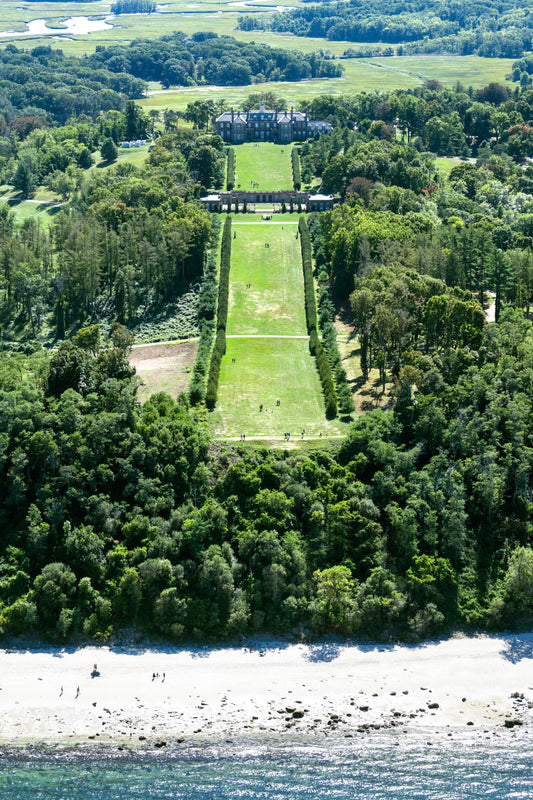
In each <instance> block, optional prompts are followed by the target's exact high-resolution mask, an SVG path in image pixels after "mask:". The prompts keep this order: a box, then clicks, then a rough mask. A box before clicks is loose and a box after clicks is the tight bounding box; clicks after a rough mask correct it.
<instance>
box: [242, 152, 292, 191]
mask: <svg viewBox="0 0 533 800" xmlns="http://www.w3.org/2000/svg"><path fill="white" fill-rule="evenodd" d="M292 147H293V146H292V144H285V145H283V144H272V143H271V142H261V143H260V144H257V145H256V144H254V143H253V142H247V143H246V144H239V145H235V146H234V150H235V186H236V187H237V188H238V187H239V186H240V188H241V189H245V190H246V189H252V188H253V184H256V188H258V189H262V190H264V191H270V190H272V189H292V169H291V150H292Z"/></svg>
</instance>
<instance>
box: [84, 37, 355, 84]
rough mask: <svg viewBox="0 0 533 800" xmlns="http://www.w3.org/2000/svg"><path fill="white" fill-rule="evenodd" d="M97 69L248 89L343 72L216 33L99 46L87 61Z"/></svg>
mask: <svg viewBox="0 0 533 800" xmlns="http://www.w3.org/2000/svg"><path fill="white" fill-rule="evenodd" d="M87 61H88V63H89V64H91V65H92V66H93V67H94V68H95V69H101V68H104V69H106V70H111V71H112V72H116V73H126V74H131V75H134V76H135V77H136V78H140V79H142V80H144V81H160V82H161V83H162V84H163V85H164V86H170V85H175V86H195V85H197V84H200V83H213V84H216V85H218V86H233V85H247V84H250V83H263V82H264V81H300V80H304V79H307V78H334V77H338V76H339V75H340V74H341V67H340V65H338V64H335V63H332V62H331V61H329V60H328V59H325V58H323V57H321V56H319V55H317V54H316V53H311V54H304V53H300V52H299V51H297V50H281V49H274V48H272V47H268V46H267V45H263V44H255V43H254V42H248V43H247V42H238V41H237V40H235V39H233V38H231V37H230V36H217V34H216V33H195V34H194V35H193V36H191V37H186V36H185V35H184V34H183V33H178V32H176V33H172V34H170V35H169V36H163V37H162V38H161V39H156V40H147V39H142V40H136V41H133V42H131V44H130V45H128V46H125V45H109V46H107V47H103V46H99V47H97V48H96V52H95V53H93V55H91V56H89V57H88V59H87Z"/></svg>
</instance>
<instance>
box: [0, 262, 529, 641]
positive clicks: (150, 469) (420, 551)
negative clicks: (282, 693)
mask: <svg viewBox="0 0 533 800" xmlns="http://www.w3.org/2000/svg"><path fill="white" fill-rule="evenodd" d="M415 280H416V276H415V275H414V273H413V274H411V275H409V274H405V273H403V272H401V271H399V270H396V271H392V270H389V271H387V270H381V271H378V273H377V274H376V275H375V276H374V278H373V284H372V286H369V285H368V282H367V285H364V286H361V288H360V289H358V290H356V294H355V296H354V297H353V303H354V306H355V307H356V308H357V306H358V304H359V303H360V297H361V294H362V293H363V292H368V294H370V295H372V302H373V309H374V313H375V314H378V313H379V309H380V307H382V306H383V305H385V304H386V303H387V301H388V300H389V299H390V296H391V295H392V294H393V292H395V293H396V294H399V293H400V291H402V290H403V292H404V294H403V296H404V297H405V298H407V297H409V292H408V289H411V290H412V289H413V288H414V282H415ZM370 281H371V279H370V278H369V282H370ZM409 281H410V283H409ZM419 282H420V283H421V285H422V286H423V287H424V286H425V287H426V291H427V287H430V288H431V286H432V280H431V279H429V278H426V279H422V278H421V279H419ZM433 283H434V284H438V282H436V281H435V280H434V279H433ZM404 287H405V288H404ZM432 288H433V290H434V292H435V293H434V294H433V295H432V297H433V298H435V300H434V304H433V307H432V308H431V311H432V312H433V313H435V312H440V313H442V309H443V308H444V312H445V313H447V314H449V316H450V320H452V321H453V319H454V307H455V305H457V304H461V303H464V304H465V305H466V304H467V303H466V301H464V300H461V299H460V298H459V297H457V298H456V296H455V295H454V293H453V292H451V293H447V292H446V291H444V293H443V294H439V293H438V292H441V291H442V286H440V285H433V287H432ZM397 305H398V304H397ZM428 305H430V301H428V302H427V304H426V314H425V316H427V317H428V319H427V322H426V328H427V333H426V334H425V336H426V338H427V337H429V339H430V341H431V345H430V346H428V347H427V348H421V349H420V348H419V349H415V348H414V347H412V345H411V348H410V350H404V351H402V354H403V364H404V365H403V366H402V368H401V371H400V374H399V377H398V384H397V393H396V403H395V407H394V409H393V410H391V411H388V412H384V411H374V412H371V413H368V414H366V415H363V416H361V417H360V418H359V419H358V420H357V422H355V423H354V425H353V427H352V430H351V432H350V434H349V435H348V437H347V439H346V441H345V442H344V443H343V444H342V445H341V446H338V447H337V448H333V447H332V448H330V449H325V448H324V447H321V448H320V449H317V450H312V451H308V452H305V451H302V452H298V451H296V452H292V453H288V452H283V451H278V452H276V451H267V450H263V449H256V448H253V447H247V448H244V447H242V448H238V447H235V448H232V447H224V446H218V447H213V446H211V447H210V446H209V441H208V438H207V435H206V432H205V427H204V425H203V424H202V414H201V413H199V412H194V411H193V410H191V409H190V408H189V405H188V402H187V400H186V398H185V397H184V396H181V397H180V398H178V400H177V401H175V400H173V399H171V398H170V397H169V396H167V395H157V396H154V397H152V399H151V400H149V401H148V402H147V403H145V404H144V406H143V407H142V408H139V406H138V405H137V404H136V402H135V378H134V377H132V376H131V369H130V368H129V365H128V362H127V360H126V358H125V356H124V353H125V348H127V346H128V344H129V337H128V336H127V335H125V333H124V329H121V328H120V326H117V327H115V328H114V330H113V331H112V334H111V336H112V339H111V343H110V344H111V345H112V346H111V347H107V348H106V349H101V346H100V341H99V336H98V328H96V330H95V329H94V328H93V329H91V328H89V329H85V330H83V331H80V333H79V334H78V335H77V336H76V337H75V339H74V340H73V341H72V342H68V343H66V344H64V345H62V346H61V347H60V348H59V350H58V351H57V352H56V353H55V354H54V355H53V356H52V358H51V360H49V359H48V358H47V357H45V356H43V355H41V354H39V353H36V354H35V355H33V356H31V357H30V358H28V357H26V358H25V360H23V358H24V357H23V356H14V355H11V356H10V358H9V359H5V358H3V359H2V360H1V367H2V374H1V381H2V387H3V388H2V392H1V395H0V403H1V407H2V415H1V430H0V436H1V442H2V451H1V476H2V477H1V483H0V489H1V492H2V503H1V507H2V509H3V511H2V514H3V516H4V519H3V526H2V530H3V534H2V535H3V548H2V550H3V555H2V558H1V561H0V597H1V601H2V608H3V610H2V616H1V620H2V627H3V630H4V631H5V632H11V633H22V632H26V633H27V632H31V631H34V630H39V631H40V632H41V633H43V632H45V631H47V632H49V633H50V634H51V635H52V636H55V637H60V638H66V637H68V636H70V635H72V634H81V633H83V634H85V635H87V636H95V637H98V638H100V637H104V638H105V637H106V636H108V635H109V634H110V633H111V631H112V630H113V629H116V628H118V627H120V626H124V625H131V624H135V625H137V626H140V627H141V628H142V629H145V630H147V631H150V632H152V633H156V634H159V635H164V636H168V637H171V638H173V639H180V638H182V637H191V636H193V637H197V638H205V637H209V636H211V637H218V638H219V637H221V636H223V635H226V634H227V635H232V634H237V633H244V632H248V631H255V630H264V629H265V628H266V629H269V630H278V631H281V630H294V629H296V628H298V627H300V626H303V629H304V630H307V631H313V630H314V631H317V632H319V631H324V630H332V629H333V630H337V631H339V632H342V633H345V634H353V633H367V634H370V635H372V636H374V637H375V636H385V637H388V636H398V635H402V636H408V637H413V636H414V637H419V636H424V635H428V634H431V633H433V632H436V631H438V630H441V629H442V628H443V627H444V626H447V625H450V624H460V623H462V624H469V625H475V626H482V627H485V626H487V627H493V626H498V625H502V624H508V623H510V622H516V621H518V620H520V619H525V618H527V617H528V616H530V615H531V613H532V611H533V606H532V598H533V551H532V550H531V548H530V547H529V546H528V545H529V543H530V536H531V523H530V519H531V487H530V475H531V461H532V458H533V447H532V440H531V413H532V398H533V391H532V383H531V375H532V374H533V367H532V364H531V363H530V362H531V353H532V352H533V350H532V337H533V329H532V325H531V322H530V321H528V320H526V319H525V317H524V315H523V313H522V312H521V311H518V310H512V309H509V310H508V311H506V312H504V314H502V317H501V319H500V322H499V324H498V325H497V326H496V325H489V326H485V328H484V329H483V330H479V328H478V331H477V336H478V341H477V342H476V348H475V349H474V348H473V346H472V345H473V342H472V340H471V338H470V339H469V340H468V341H467V340H466V337H463V338H461V335H460V334H459V336H458V335H457V333H456V332H454V333H453V334H452V335H451V336H450V337H449V338H447V337H446V334H445V332H444V336H443V339H442V340H438V337H437V338H434V339H431V336H432V333H431V331H432V328H431V322H430V320H429V313H428V312H429V309H428V308H427V306H428ZM444 331H446V329H444ZM21 373H22V375H23V376H28V377H23V380H22V382H21ZM415 387H416V389H415Z"/></svg>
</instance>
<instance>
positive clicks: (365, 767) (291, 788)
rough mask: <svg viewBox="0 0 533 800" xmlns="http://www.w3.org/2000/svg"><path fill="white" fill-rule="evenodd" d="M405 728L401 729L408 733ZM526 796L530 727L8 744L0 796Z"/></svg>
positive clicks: (153, 799)
mask: <svg viewBox="0 0 533 800" xmlns="http://www.w3.org/2000/svg"><path fill="white" fill-rule="evenodd" d="M408 738H410V737H407V736H406V737H405V739H408ZM532 796H533V758H532V755H531V750H530V746H529V742H528V740H527V737H526V738H524V737H522V738H520V739H518V738H516V739H515V738H512V737H509V738H507V739H506V738H505V737H501V738H500V739H499V740H498V741H497V742H486V743H484V742H482V741H477V742H470V743H469V742H464V741H463V742H459V741H449V742H442V741H441V742H439V743H434V744H432V745H431V746H430V745H429V744H428V743H427V742H424V741H422V740H420V739H417V740H411V741H398V740H396V741H393V740H392V739H390V740H385V739H384V738H383V737H372V736H369V737H365V738H363V740H362V741H356V740H354V742H353V743H352V742H350V744H349V745H346V744H343V743H339V742H336V743H332V744H328V745H325V744H322V743H321V744H320V745H319V746H317V745H312V744H311V745H309V744H308V745H295V744H292V745H290V744H286V745H280V744H277V745H270V746H263V747H256V746H246V745H242V744H241V745H239V746H233V745H231V744H224V745H223V746H221V747H213V746H205V747H203V748H202V747H196V748H191V749H188V750H185V751H183V750H173V751H170V752H164V753H162V752H161V751H157V752H155V751H153V750H152V751H149V752H128V751H124V752H122V753H118V752H114V753H113V754H105V753H103V752H100V753H99V754H95V753H94V751H93V752H92V753H91V751H90V750H87V751H70V752H67V751H63V752H48V753H46V752H43V751H38V750H37V751H35V750H34V751H32V752H31V753H28V752H25V753H23V752H16V751H13V752H10V753H7V754H6V753H3V754H2V755H1V756H0V798H2V800H15V799H16V800H37V798H38V799H39V800H119V798H120V800H170V799H171V798H172V800H178V799H181V798H183V799H184V800H185V799H186V800H226V799H227V800H230V799H231V800H237V799H238V798H250V800H251V798H254V799H255V798H268V800H299V798H302V799H303V798H305V800H318V799H319V798H332V800H345V798H346V800H348V798H349V800H355V799H356V798H365V800H391V799H392V798H394V800H418V798H420V800H422V798H423V800H452V798H453V800H466V798H497V799H498V800H506V798H513V800H525V799H526V798H528V799H529V798H531V797H532Z"/></svg>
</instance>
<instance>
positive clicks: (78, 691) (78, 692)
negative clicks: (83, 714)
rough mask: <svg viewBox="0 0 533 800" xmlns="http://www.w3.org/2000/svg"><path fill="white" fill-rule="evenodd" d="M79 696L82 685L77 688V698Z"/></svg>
mask: <svg viewBox="0 0 533 800" xmlns="http://www.w3.org/2000/svg"><path fill="white" fill-rule="evenodd" d="M79 696H80V687H79V686H78V688H77V689H76V698H78V697H79Z"/></svg>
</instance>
